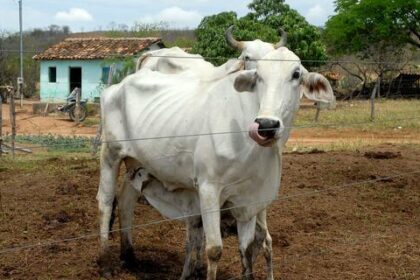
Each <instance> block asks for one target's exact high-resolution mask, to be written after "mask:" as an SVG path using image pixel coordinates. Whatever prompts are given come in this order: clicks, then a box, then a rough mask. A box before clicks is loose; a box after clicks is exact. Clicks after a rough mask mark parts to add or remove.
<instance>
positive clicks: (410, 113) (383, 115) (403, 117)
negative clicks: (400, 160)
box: [294, 99, 420, 131]
mask: <svg viewBox="0 0 420 280" xmlns="http://www.w3.org/2000/svg"><path fill="white" fill-rule="evenodd" d="M419 108H420V100H414V99H413V100H377V101H376V103H375V112H376V114H375V120H374V121H371V120H370V103H369V100H362V101H348V102H338V103H337V108H336V109H334V110H323V111H321V113H320V117H319V121H318V123H315V121H314V119H315V112H316V108H315V106H314V107H313V108H301V109H300V110H299V112H298V115H297V117H296V120H295V123H294V124H295V126H296V127H299V126H317V127H319V128H323V127H331V126H330V125H331V124H334V125H333V127H334V128H337V129H342V128H344V129H347V128H354V129H359V130H363V131H379V130H383V129H402V128H404V129H416V130H418V129H420V109H419ZM335 125H337V126H335Z"/></svg>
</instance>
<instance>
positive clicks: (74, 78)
mask: <svg viewBox="0 0 420 280" xmlns="http://www.w3.org/2000/svg"><path fill="white" fill-rule="evenodd" d="M69 82H70V93H71V92H72V91H73V89H74V88H75V87H78V88H79V89H80V92H82V67H70V77H69Z"/></svg>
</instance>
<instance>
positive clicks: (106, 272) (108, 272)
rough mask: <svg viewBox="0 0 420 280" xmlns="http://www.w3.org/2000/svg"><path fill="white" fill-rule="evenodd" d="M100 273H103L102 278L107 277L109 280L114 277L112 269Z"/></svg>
mask: <svg viewBox="0 0 420 280" xmlns="http://www.w3.org/2000/svg"><path fill="white" fill-rule="evenodd" d="M100 275H101V279H107V280H111V279H112V272H111V271H101V272H100Z"/></svg>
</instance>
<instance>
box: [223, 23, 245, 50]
mask: <svg viewBox="0 0 420 280" xmlns="http://www.w3.org/2000/svg"><path fill="white" fill-rule="evenodd" d="M233 27H234V26H233V25H231V26H229V28H228V29H226V33H225V36H226V41H227V43H228V44H229V46H231V47H232V48H234V49H237V50H242V49H243V48H244V43H242V42H241V41H236V40H235V38H233V35H232V30H233Z"/></svg>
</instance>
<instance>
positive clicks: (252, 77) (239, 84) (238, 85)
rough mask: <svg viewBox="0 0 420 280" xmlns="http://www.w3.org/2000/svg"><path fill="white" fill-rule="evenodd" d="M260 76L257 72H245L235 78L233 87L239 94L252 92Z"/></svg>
mask: <svg viewBox="0 0 420 280" xmlns="http://www.w3.org/2000/svg"><path fill="white" fill-rule="evenodd" d="M257 78H258V74H257V72H256V71H255V70H247V71H243V72H242V73H241V74H239V75H238V76H237V77H236V78H235V82H234V84H233V86H234V87H235V89H236V90H237V91H239V92H243V91H252V90H253V89H254V87H255V84H256V82H257Z"/></svg>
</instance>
